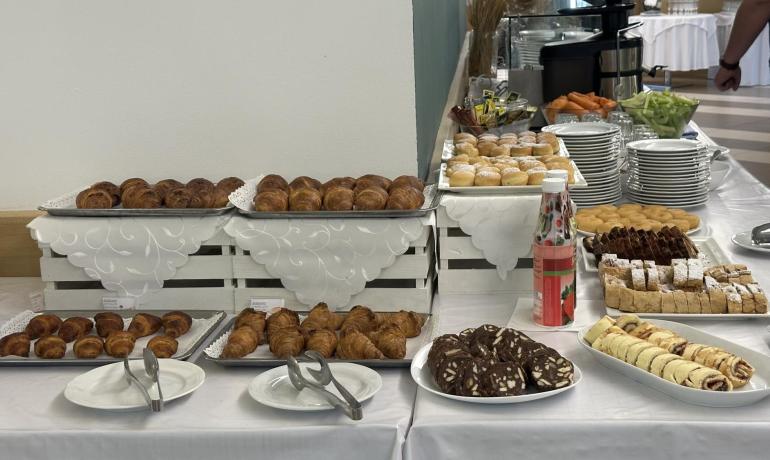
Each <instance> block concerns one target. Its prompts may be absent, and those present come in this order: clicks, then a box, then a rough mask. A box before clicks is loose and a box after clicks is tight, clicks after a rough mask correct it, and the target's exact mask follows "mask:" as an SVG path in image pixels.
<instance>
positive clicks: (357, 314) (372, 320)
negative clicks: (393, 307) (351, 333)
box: [341, 305, 377, 333]
mask: <svg viewBox="0 0 770 460" xmlns="http://www.w3.org/2000/svg"><path fill="white" fill-rule="evenodd" d="M341 328H342V330H343V331H344V330H346V329H355V330H357V331H360V332H363V333H367V332H369V331H373V330H374V329H376V328H377V316H376V315H375V314H374V313H373V312H372V310H370V309H369V308H367V307H364V306H361V305H356V306H355V307H353V308H352V309H351V310H350V312H349V313H348V314H347V315H346V316H345V320H344V321H343V322H342V326H341Z"/></svg>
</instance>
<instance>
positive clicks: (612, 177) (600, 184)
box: [543, 123, 623, 206]
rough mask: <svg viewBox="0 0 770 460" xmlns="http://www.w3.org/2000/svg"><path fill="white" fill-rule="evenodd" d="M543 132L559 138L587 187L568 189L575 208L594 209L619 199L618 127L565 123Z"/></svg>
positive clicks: (552, 126)
mask: <svg viewBox="0 0 770 460" xmlns="http://www.w3.org/2000/svg"><path fill="white" fill-rule="evenodd" d="M543 131H545V132H550V133H554V134H556V135H557V136H559V137H560V138H561V139H562V140H563V141H564V145H565V146H566V147H567V151H568V152H569V155H570V157H571V158H572V160H574V161H575V164H576V165H577V167H578V169H580V172H581V174H583V177H585V179H586V182H588V187H586V188H582V189H571V190H570V195H571V196H572V199H573V200H574V201H575V203H577V205H578V206H596V205H599V204H608V203H613V202H615V201H617V200H619V199H620V197H621V196H622V194H623V192H622V190H621V187H620V171H619V165H618V155H619V151H620V127H618V126H617V125H612V124H609V123H565V124H559V125H550V126H546V127H545V128H543Z"/></svg>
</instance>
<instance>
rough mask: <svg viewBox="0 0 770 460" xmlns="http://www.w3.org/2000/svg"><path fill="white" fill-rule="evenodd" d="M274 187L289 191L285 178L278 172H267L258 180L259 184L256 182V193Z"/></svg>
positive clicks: (274, 188) (273, 188)
mask: <svg viewBox="0 0 770 460" xmlns="http://www.w3.org/2000/svg"><path fill="white" fill-rule="evenodd" d="M276 189H278V190H283V191H284V192H288V191H289V184H288V183H286V179H284V178H283V177H281V176H279V175H278V174H268V175H267V176H265V177H263V178H262V180H261V181H259V184H257V193H262V192H264V191H265V190H276Z"/></svg>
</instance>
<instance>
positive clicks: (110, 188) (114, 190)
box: [91, 181, 120, 206]
mask: <svg viewBox="0 0 770 460" xmlns="http://www.w3.org/2000/svg"><path fill="white" fill-rule="evenodd" d="M91 188H92V189H95V190H104V191H105V192H107V193H109V194H110V197H111V198H112V205H113V206H117V205H119V204H120V187H118V186H117V185H115V184H113V183H112V182H108V181H101V182H97V183H95V184H94V185H92V186H91Z"/></svg>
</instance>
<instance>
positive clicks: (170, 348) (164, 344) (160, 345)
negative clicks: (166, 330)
mask: <svg viewBox="0 0 770 460" xmlns="http://www.w3.org/2000/svg"><path fill="white" fill-rule="evenodd" d="M178 347H179V342H177V341H176V339H175V338H173V337H169V336H167V335H158V336H155V337H153V338H151V339H150V341H149V342H147V348H149V349H150V350H152V352H153V353H155V356H156V357H158V358H170V357H172V356H174V354H175V353H176V350H177V348H178Z"/></svg>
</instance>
